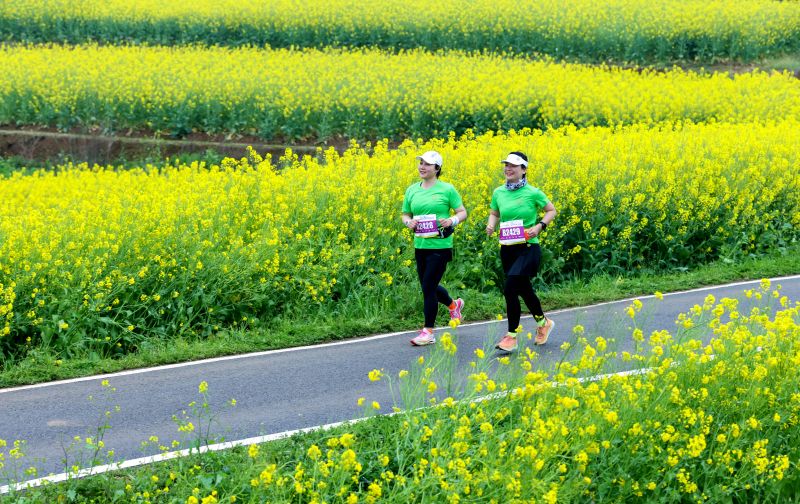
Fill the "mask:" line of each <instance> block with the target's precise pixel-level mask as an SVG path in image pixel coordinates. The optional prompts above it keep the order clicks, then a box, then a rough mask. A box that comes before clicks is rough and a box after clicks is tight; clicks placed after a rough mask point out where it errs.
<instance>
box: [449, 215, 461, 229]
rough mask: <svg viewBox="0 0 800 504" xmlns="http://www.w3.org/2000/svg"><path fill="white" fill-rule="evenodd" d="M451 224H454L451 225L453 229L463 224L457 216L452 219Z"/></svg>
mask: <svg viewBox="0 0 800 504" xmlns="http://www.w3.org/2000/svg"><path fill="white" fill-rule="evenodd" d="M450 222H452V224H451V225H452V226H453V227H456V226H458V223H459V222H461V221H460V220H458V216H457V215H454V216H452V217H450Z"/></svg>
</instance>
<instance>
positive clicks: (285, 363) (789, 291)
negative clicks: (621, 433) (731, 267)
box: [0, 276, 800, 483]
mask: <svg viewBox="0 0 800 504" xmlns="http://www.w3.org/2000/svg"><path fill="white" fill-rule="evenodd" d="M773 284H780V285H781V286H782V290H781V292H782V294H785V295H788V296H789V298H790V299H791V300H800V276H794V277H786V278H782V279H777V280H773ZM752 288H758V282H757V281H756V282H745V283H739V284H732V285H725V286H719V287H712V288H704V289H698V290H694V291H687V292H682V293H673V294H666V295H665V296H664V298H663V300H657V299H655V298H653V297H652V296H645V297H641V298H640V299H641V300H642V302H643V304H644V307H643V309H642V311H641V312H640V313H639V314H638V315H637V320H638V323H639V324H640V327H641V328H642V329H643V330H644V332H645V334H646V335H647V334H649V332H650V331H652V330H655V329H668V330H674V328H675V319H676V318H677V316H678V314H679V313H682V312H686V311H687V310H688V309H689V308H691V307H692V306H693V305H695V304H703V300H704V298H705V297H706V296H707V295H709V294H713V295H714V296H715V298H716V299H717V300H719V299H721V298H723V297H735V298H738V299H740V301H741V302H740V310H741V311H744V310H747V309H748V307H749V306H750V305H752V303H754V302H755V300H753V299H747V298H746V297H745V296H744V290H745V289H752ZM763 302H767V301H766V300H762V301H761V303H763ZM770 302H772V303H773V306H774V305H775V303H776V300H774V299H773V300H771V301H770ZM630 304H631V300H624V301H619V302H613V303H604V304H601V305H595V306H590V307H584V308H575V309H569V310H560V311H556V312H550V313H549V314H548V315H549V316H550V317H551V318H552V319H553V320H554V321H555V322H556V327H555V330H554V331H553V333H552V334H551V336H550V341H549V342H548V344H547V345H545V346H542V347H534V348H535V350H536V351H537V352H539V353H540V357H541V358H540V361H539V362H540V365H541V366H547V365H548V363H552V362H553V361H554V360H558V359H560V358H561V357H562V351H561V349H560V346H561V344H562V343H563V342H566V341H573V340H574V338H575V336H574V335H573V332H572V328H573V327H574V326H575V325H576V324H580V325H582V326H583V327H584V328H585V335H586V336H589V337H591V338H592V339H593V338H594V337H595V336H598V335H600V336H603V337H605V338H616V339H617V341H618V342H619V344H620V348H619V349H620V350H624V349H629V348H630V346H631V343H632V342H631V338H630V331H631V319H630V318H629V317H628V316H627V315H626V314H625V308H626V307H627V306H629V305H630ZM469 309H470V303H469V299H467V300H466V307H465V311H464V313H465V316H466V317H469ZM442 312H444V310H442ZM441 316H442V317H444V313H441ZM440 320H444V318H440ZM505 324H506V322H505V321H489V322H478V323H471V324H464V325H462V326H461V327H459V329H458V333H457V334H458V347H459V350H458V357H459V361H460V362H461V363H462V364H463V366H462V368H463V369H464V370H465V372H466V370H467V369H468V366H467V362H468V361H470V360H473V359H474V358H475V357H474V355H473V351H474V349H475V348H478V347H484V346H486V348H491V346H492V343H493V342H494V341H495V340H496V338H497V337H498V336H499V335H501V334H502V333H503V331H504V330H505ZM523 325H524V326H525V328H526V330H531V329H533V323H532V320H531V319H530V318H529V317H526V318H523ZM445 330H450V329H449V328H442V329H438V330H437V331H436V333H437V335H439V334H441V333H442V332H443V331H445ZM413 336H414V334H413V333H394V334H386V335H378V336H372V337H368V338H361V339H354V340H347V341H343V342H336V343H331V344H325V345H319V346H314V347H303V348H295V349H286V350H278V351H269V352H259V353H254V354H248V355H240V356H233V357H225V358H220V359H210V360H205V361H197V362H192V363H184V364H177V365H171V366H162V367H158V368H150V369H143V370H134V371H128V372H122V373H116V374H111V375H105V376H95V377H87V378H81V379H77V380H68V381H62V382H52V383H46V384H40V385H32V386H26V387H17V388H8V389H0V439H4V440H6V441H8V442H9V444H10V443H11V442H13V441H14V440H18V439H19V440H25V441H26V446H25V449H24V452H25V453H26V457H25V459H23V460H22V461H18V462H17V463H18V464H20V465H21V466H22V467H29V466H35V467H37V468H38V470H39V473H38V475H39V476H44V475H46V474H50V473H60V472H62V471H64V470H65V466H72V465H73V464H79V465H82V462H84V463H85V462H86V460H87V458H88V452H87V451H86V450H81V449H78V448H77V447H75V446H73V447H70V445H71V444H72V440H73V437H74V436H80V437H81V438H85V437H87V436H95V435H96V431H97V428H98V426H100V425H102V424H103V423H104V421H105V420H104V412H105V411H112V414H111V417H110V420H109V424H110V426H111V427H110V429H108V430H107V431H106V432H105V434H104V442H105V448H104V451H107V450H114V452H115V459H116V460H128V459H133V458H137V457H143V456H146V455H152V454H156V453H159V449H158V446H157V445H153V444H150V445H148V446H146V447H142V445H141V443H142V442H143V441H146V440H147V439H148V438H150V437H151V436H157V437H158V438H159V443H158V444H163V445H170V442H171V441H172V440H181V439H185V437H182V436H183V435H182V433H180V432H179V431H178V426H177V424H176V422H175V421H174V420H173V416H174V415H177V416H178V417H182V416H183V413H182V412H183V411H187V412H188V410H189V408H188V403H190V402H191V401H195V400H200V396H199V394H198V384H199V383H200V382H201V381H206V382H207V383H208V393H209V397H210V398H211V401H210V410H211V411H213V412H214V414H215V421H214V422H213V424H212V425H211V436H212V437H214V438H216V439H219V438H220V437H222V438H224V439H225V440H227V441H231V440H236V439H244V438H250V437H254V436H259V435H266V434H273V433H279V432H284V431H289V430H294V429H300V428H307V427H312V426H317V425H323V424H326V423H333V422H338V421H343V420H350V419H354V418H358V417H360V416H362V410H361V408H360V407H358V406H357V404H356V401H357V399H358V398H359V397H366V398H367V399H368V400H369V401H372V400H377V401H379V402H380V403H381V404H382V405H384V410H388V408H389V407H390V406H391V398H390V394H389V390H388V388H387V386H386V384H385V382H384V381H381V382H376V383H374V382H370V380H369V379H368V377H367V375H368V373H369V371H370V370H372V369H375V368H378V369H381V368H382V369H383V370H384V372H385V373H391V374H395V375H396V373H397V372H399V371H400V370H401V369H404V368H405V369H408V368H410V367H411V365H412V363H413V362H414V360H415V359H417V357H418V356H419V355H420V354H426V353H428V352H429V351H430V348H428V347H423V348H418V347H413V346H411V345H410V344H409V339H410V338H411V337H413ZM102 380H108V381H109V383H110V384H111V386H112V387H113V388H114V389H115V391H114V392H111V391H110V389H109V388H108V387H103V386H101V382H102ZM89 396H93V399H92V400H89V399H88V397H89ZM231 399H236V406H235V407H231V406H230V404H228V402H229V401H230V400H231ZM115 406H118V407H119V411H118V412H117V411H114V409H115ZM198 427H199V425H198ZM82 444H83V443H81V445H82ZM7 449H8V447H7V448H6V450H7ZM65 456H66V459H67V460H66V463H65V461H64V459H65ZM3 479H4V478H2V474H0V483H4V481H2V480H3Z"/></svg>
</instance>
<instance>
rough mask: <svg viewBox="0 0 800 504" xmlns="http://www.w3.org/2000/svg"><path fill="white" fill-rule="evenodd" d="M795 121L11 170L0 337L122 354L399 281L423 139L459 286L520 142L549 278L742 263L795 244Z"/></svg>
mask: <svg viewBox="0 0 800 504" xmlns="http://www.w3.org/2000/svg"><path fill="white" fill-rule="evenodd" d="M798 125H800V124H799V123H798V122H796V121H790V122H783V123H776V124H770V125H758V124H743V125H722V124H720V125H691V124H686V125H674V126H670V127H662V128H654V129H653V128H648V127H645V126H630V127H624V128H618V129H608V128H587V129H584V130H577V129H575V128H566V129H560V130H551V131H550V132H545V133H542V132H538V131H534V132H531V131H525V132H521V133H512V134H503V135H499V134H493V133H488V134H485V135H482V136H477V137H476V136H473V135H468V136H465V137H463V138H455V137H453V138H450V139H448V140H434V141H431V142H428V143H421V142H420V143H414V142H410V141H407V142H405V143H404V144H402V145H401V146H400V148H399V149H398V150H390V149H388V148H387V146H386V144H383V143H382V144H379V145H377V146H375V148H374V152H373V153H372V154H367V153H365V152H364V151H363V150H362V149H359V148H357V147H354V148H352V149H350V150H348V151H347V152H345V153H344V154H341V155H340V154H337V153H336V152H335V151H333V150H328V151H325V152H322V151H320V152H319V156H318V157H317V158H305V159H304V160H298V159H297V158H296V156H292V155H291V154H288V155H287V157H286V158H285V159H283V160H282V161H281V163H282V164H284V165H286V166H287V167H286V168H285V169H283V170H281V171H276V169H275V168H274V166H273V164H272V163H271V162H270V161H269V160H263V161H262V160H261V159H260V158H259V157H258V156H257V155H255V154H251V159H250V160H248V159H242V160H239V161H236V160H232V159H229V160H226V161H225V162H224V163H222V166H213V167H205V166H203V165H200V164H192V165H189V166H185V165H180V166H171V165H167V166H163V167H155V166H145V167H142V168H138V169H132V170H115V169H113V168H101V167H89V166H86V165H81V166H66V167H62V168H60V169H58V170H56V171H39V172H36V173H34V174H32V175H20V174H14V175H11V176H10V177H9V178H6V179H3V180H2V181H0V258H2V260H1V261H0V307H2V311H1V312H0V316H2V322H0V331H1V332H0V334H3V336H2V337H0V345H2V348H5V349H6V351H11V350H12V349H13V348H14V347H16V346H18V345H22V344H23V343H24V342H25V340H26V338H28V337H30V338H32V339H33V340H34V341H35V342H38V340H39V339H42V340H43V343H45V344H47V345H58V346H60V347H61V346H63V348H60V349H61V350H63V351H64V352H67V353H68V352H70V351H72V350H71V349H73V350H74V349H77V348H81V347H82V346H83V347H86V346H89V347H97V348H99V349H100V350H101V351H102V352H106V353H115V352H124V351H126V350H127V349H128V348H130V347H131V346H133V345H135V344H136V343H137V342H139V341H140V340H141V338H143V337H150V336H164V337H165V336H167V335H171V334H175V333H180V332H182V331H186V330H199V331H201V332H202V333H205V334H207V333H208V332H211V331H213V330H214V329H215V328H219V327H221V326H224V325H226V324H232V323H240V322H242V321H248V322H247V323H248V324H250V323H256V322H257V321H258V320H259V319H260V320H264V319H268V318H270V317H273V316H275V315H277V314H291V313H301V312H302V313H303V314H304V315H307V314H308V313H310V312H311V311H313V310H317V309H319V310H323V311H324V310H328V309H330V308H331V307H332V306H338V307H340V308H338V309H343V308H342V307H347V306H348V303H352V302H353V300H356V299H359V296H361V297H363V296H367V295H368V296H370V297H374V296H377V297H378V299H380V298H381V297H382V296H383V295H384V293H388V292H390V291H394V290H395V289H397V288H401V287H402V286H403V285H413V284H414V282H416V277H415V271H414V270H413V267H412V266H411V264H412V261H411V260H410V257H411V255H409V254H411V251H410V250H411V249H410V248H411V240H410V236H408V234H407V231H406V230H405V229H404V228H403V227H402V226H401V225H400V224H399V219H398V215H399V212H400V203H401V201H402V197H403V192H404V190H405V188H406V187H407V186H408V185H409V184H410V183H412V182H413V181H414V180H416V179H417V177H418V174H417V171H416V164H415V160H414V157H415V155H417V154H418V153H419V152H421V151H424V150H428V149H430V148H434V149H437V150H439V151H440V152H441V153H442V154H443V156H444V160H445V162H444V173H445V180H447V181H449V182H452V183H453V184H454V185H455V186H456V187H457V188H458V190H459V191H460V192H461V194H462V196H463V198H464V203H465V205H466V207H467V209H468V210H469V212H470V217H469V219H468V221H467V222H466V223H465V224H463V225H462V226H460V227H459V228H458V231H457V235H456V244H455V246H456V250H457V251H458V253H457V256H456V259H455V261H454V263H453V264H452V267H451V268H449V271H448V273H449V274H451V275H455V277H456V278H459V279H460V281H461V282H463V284H464V285H465V286H467V287H470V288H474V289H478V290H484V289H493V287H492V285H493V284H494V283H496V282H497V281H499V275H500V267H499V265H498V258H497V250H496V249H497V243H496V242H495V241H494V240H491V239H487V238H486V236H485V234H484V233H483V226H484V223H485V220H486V216H487V213H488V204H489V200H490V195H491V191H492V189H493V188H494V187H496V186H497V185H499V184H500V183H501V182H502V180H503V178H502V171H501V169H500V160H501V159H503V157H504V156H505V154H506V153H507V152H508V151H510V150H516V149H521V150H523V151H526V152H527V153H528V154H529V156H530V159H531V168H530V170H529V177H530V180H531V183H532V184H534V185H536V186H539V187H541V188H542V189H543V190H544V191H545V193H546V194H547V195H548V196H549V197H550V198H551V199H552V200H553V202H554V203H555V205H556V207H557V208H558V209H559V210H560V214H559V217H558V219H557V222H555V223H554V225H553V226H552V227H549V228H548V229H547V232H546V233H545V235H544V243H545V245H544V250H545V255H546V257H545V261H544V262H543V271H542V274H543V275H544V277H545V278H547V279H552V280H555V279H559V278H561V277H562V276H571V275H574V274H577V275H591V274H593V273H597V272H600V271H603V268H608V267H614V268H618V269H620V270H621V271H635V270H636V269H637V268H640V267H643V266H645V265H646V266H648V267H656V268H673V267H692V266H695V265H697V264H700V263H703V262H706V261H710V260H715V259H719V258H722V257H730V258H735V257H738V256H740V255H741V254H749V253H756V254H757V253H760V252H762V251H765V250H768V249H770V248H772V247H774V246H776V245H780V244H782V243H786V242H789V241H791V240H796V239H797V238H798V237H799V236H800V187H798V184H800V180H798V177H797V173H798V167H800V151H798V150H797V149H796V146H797V145H800V128H798ZM398 285H399V286H401V287H398ZM395 292H396V291H395ZM332 301H336V302H335V303H332ZM354 304H357V303H354ZM55 335H59V336H58V338H56V337H55ZM71 345H78V346H71Z"/></svg>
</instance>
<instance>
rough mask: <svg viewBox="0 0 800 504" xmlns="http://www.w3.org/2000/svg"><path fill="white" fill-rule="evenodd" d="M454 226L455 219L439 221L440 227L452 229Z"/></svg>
mask: <svg viewBox="0 0 800 504" xmlns="http://www.w3.org/2000/svg"><path fill="white" fill-rule="evenodd" d="M452 225H453V219H452V218H449V219H439V226H440V227H450V226H452Z"/></svg>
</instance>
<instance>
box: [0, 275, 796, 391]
mask: <svg viewBox="0 0 800 504" xmlns="http://www.w3.org/2000/svg"><path fill="white" fill-rule="evenodd" d="M798 278H800V275H791V276H785V277H778V278H770V279H769V280H770V282H773V283H774V282H780V281H782V280H795V279H798ZM759 283H761V280H747V281H744V282H734V283H729V284H724V285H713V286H709V287H699V288H697V289H689V290H685V291H677V292H666V293H664V294H663V296H664V297H667V296H677V295H680V294H688V293H692V292H703V291H707V290H714V289H721V288H727V287H738V286H743V285H751V284H759ZM654 297H655V295H654V294H648V295H645V296H634V297H630V298H625V299H618V300H616V301H605V302H603V303H597V304H593V305H589V306H579V307H575V308H564V309H561V310H553V311H550V312H548V313H569V312H573V311H578V310H586V309H590V308H597V307H599V306H607V305H610V304H617V303H625V302H629V301H633V300H634V299H652V298H654ZM529 318H530V315H527V316H524V317H522V319H529ZM502 320H504V319H502ZM497 322H500V320H496V319H493V320H486V321H482V322H471V323H469V324H462V325H460V326H459V327H475V326H481V325H487V324H494V323H497ZM446 328H447V327H444V328H441V329H446ZM413 332H415V331H413V330H412V331H398V332H393V333H387V334H377V335H375V336H367V337H365V338H355V339H348V340H343V341H333V342H330V343H321V344H319V345H305V346H299V347H291V348H281V349H277V350H264V351H261V352H252V353H246V354H237V355H228V356H225V357H214V358H210V359H202V360H196V361H190V362H179V363H176V364H167V365H164V366H156V367H149V368H140V369H130V370H127V371H119V372H117V373H109V374H104V375H93V376H83V377H80V378H71V379H68V380H59V381H52V382H46V383H35V384H33V385H22V386H19V387H11V388H3V389H0V394H3V393H7V392H18V391H21V390H30V389H37V388H44V387H53V386H56V385H66V384H70V383H79V382H85V381H93V380H107V379H109V378H117V377H120V376H129V375H135V374H141V373H150V372H156V371H164V370H167V369H177V368H182V367H187V366H200V365H203V364H211V363H215V362H223V361H230V360H238V359H249V358H252V357H262V356H265V355H274V354H279V353H285V352H301V351H303V350H310V349H316V348H326V347H332V346H339V345H352V344H354V343H363V342H365V341H372V340H379V339H385V338H391V337H394V336H399V335H401V334H410V333H413Z"/></svg>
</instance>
